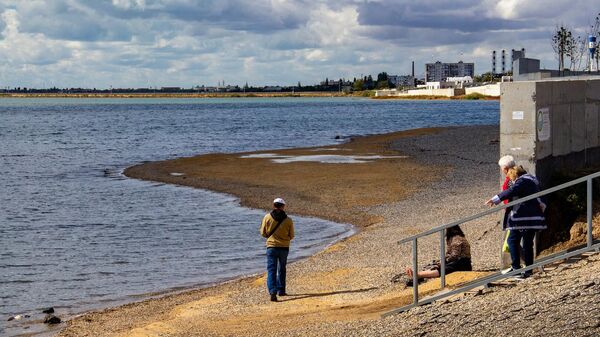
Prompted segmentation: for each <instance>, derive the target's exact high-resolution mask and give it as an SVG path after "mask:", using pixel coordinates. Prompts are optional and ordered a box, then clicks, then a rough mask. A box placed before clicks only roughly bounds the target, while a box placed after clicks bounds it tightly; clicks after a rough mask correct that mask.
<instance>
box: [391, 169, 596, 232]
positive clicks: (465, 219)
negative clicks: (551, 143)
mask: <svg viewBox="0 0 600 337" xmlns="http://www.w3.org/2000/svg"><path fill="white" fill-rule="evenodd" d="M597 177H600V172H596V173H593V174H590V175H587V176H585V177H581V178H577V179H575V180H572V181H570V182H566V183H564V184H560V185H557V186H554V187H551V188H548V189H545V190H543V191H540V192H537V193H535V194H532V195H528V196H527V197H524V198H520V199H518V200H515V201H511V202H509V203H508V204H504V205H498V206H496V207H493V208H490V209H488V210H486V211H483V212H480V213H477V214H474V215H471V216H468V217H466V218H464V219H461V220H458V221H454V222H452V223H449V224H445V225H441V226H438V227H434V228H432V229H429V230H426V231H425V232H422V233H419V234H416V235H413V236H409V237H407V238H404V239H402V240H400V241H398V244H402V243H406V242H410V241H412V240H414V239H418V238H421V237H424V236H428V235H431V234H434V233H437V232H439V231H441V230H444V229H446V228H450V227H453V226H456V225H460V224H461V223H465V222H469V221H471V220H475V219H477V218H481V217H483V216H486V215H489V214H492V213H496V212H498V211H500V210H502V209H504V208H508V207H511V206H514V205H518V204H520V203H522V202H525V201H529V200H531V199H535V198H539V197H541V196H544V195H547V194H550V193H552V192H556V191H558V190H562V189H565V188H567V187H571V186H573V185H577V184H580V183H582V182H584V181H586V180H588V179H590V180H591V179H594V178H597Z"/></svg>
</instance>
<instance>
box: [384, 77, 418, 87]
mask: <svg viewBox="0 0 600 337" xmlns="http://www.w3.org/2000/svg"><path fill="white" fill-rule="evenodd" d="M388 80H389V81H390V83H391V84H392V85H393V86H394V87H396V88H399V87H414V86H415V78H414V77H413V76H410V75H389V76H388Z"/></svg>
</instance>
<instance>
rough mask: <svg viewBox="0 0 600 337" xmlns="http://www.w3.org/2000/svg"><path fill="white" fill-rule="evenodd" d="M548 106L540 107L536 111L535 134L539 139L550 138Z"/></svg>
mask: <svg viewBox="0 0 600 337" xmlns="http://www.w3.org/2000/svg"><path fill="white" fill-rule="evenodd" d="M551 134H552V133H551V130H550V108H541V109H538V112H537V135H538V140H539V141H546V140H549V139H550V135H551Z"/></svg>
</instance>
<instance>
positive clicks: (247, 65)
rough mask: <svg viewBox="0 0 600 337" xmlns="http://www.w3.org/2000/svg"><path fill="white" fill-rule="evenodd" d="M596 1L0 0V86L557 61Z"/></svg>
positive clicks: (178, 82) (186, 82)
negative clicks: (518, 55) (516, 54)
mask: <svg viewBox="0 0 600 337" xmlns="http://www.w3.org/2000/svg"><path fill="white" fill-rule="evenodd" d="M599 12H600V2H598V1H597V0H453V1H446V0H419V1H415V0H396V1H392V0H389V1H384V0H380V1H354V0H336V1H321V0H306V1H305V0H298V1H287V0H270V1H263V0H252V1H249V0H244V1H242V0H214V1H205V0H46V1H38V0H0V88H4V87H17V86H20V87H36V88H47V87H53V86H57V87H61V88H62V87H84V88H109V87H114V88H117V87H120V88H128V87H136V88H138V87H162V86H179V87H186V88H189V87H192V86H196V85H206V86H215V85H217V84H218V83H219V82H222V81H224V82H225V84H231V85H236V84H237V85H240V86H241V85H244V84H245V83H248V84H249V85H254V86H263V85H296V84H297V83H298V82H300V83H301V84H303V85H308V84H315V83H318V82H319V81H322V80H324V79H325V78H330V79H338V78H346V79H352V78H354V77H360V76H364V75H368V74H371V75H373V76H376V75H377V73H379V72H382V71H385V72H387V73H388V74H392V75H403V74H410V72H411V61H413V60H414V61H415V68H416V70H415V72H416V74H417V75H418V76H423V74H424V64H425V63H427V62H433V61H437V60H439V61H442V62H457V61H459V60H462V61H464V62H474V63H475V72H476V73H478V74H479V73H483V72H486V71H490V70H491V52H492V50H498V51H500V50H502V49H506V50H508V51H510V50H511V49H521V48H525V49H526V55H527V57H532V58H538V59H541V63H542V67H545V68H553V69H554V68H557V67H558V65H557V63H558V62H557V59H556V57H555V55H554V52H553V50H552V47H551V37H552V34H553V31H554V30H555V29H556V26H557V25H559V24H562V25H567V26H568V27H570V28H571V29H572V30H573V31H574V32H575V33H576V34H578V35H582V36H584V35H585V36H587V32H588V30H589V27H590V25H591V24H592V23H593V20H594V18H595V17H596V15H598V13H599Z"/></svg>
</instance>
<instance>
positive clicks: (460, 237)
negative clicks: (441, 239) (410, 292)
mask: <svg viewBox="0 0 600 337" xmlns="http://www.w3.org/2000/svg"><path fill="white" fill-rule="evenodd" d="M445 260H446V269H445V270H446V275H447V274H450V273H453V272H455V271H471V270H472V267H471V246H470V245H469V241H467V239H466V238H465V233H463V231H462V229H460V226H458V225H456V226H453V227H450V228H447V229H446V258H445ZM406 274H407V275H408V277H410V280H409V281H408V282H407V283H406V285H407V286H409V287H412V285H413V270H412V269H411V268H407V269H406ZM435 277H440V263H439V262H436V263H433V265H432V266H431V269H429V270H423V271H420V272H418V273H417V278H418V279H419V282H420V281H422V280H423V279H425V278H435Z"/></svg>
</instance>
